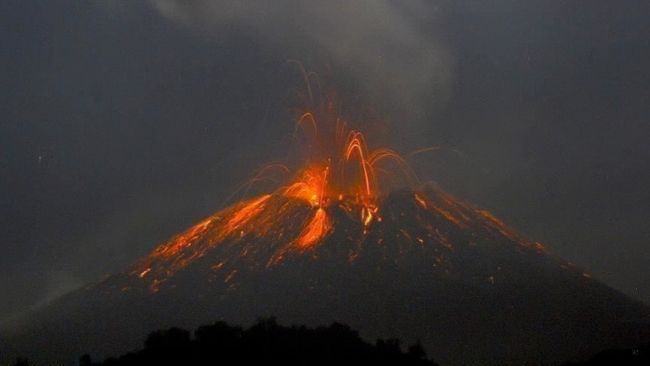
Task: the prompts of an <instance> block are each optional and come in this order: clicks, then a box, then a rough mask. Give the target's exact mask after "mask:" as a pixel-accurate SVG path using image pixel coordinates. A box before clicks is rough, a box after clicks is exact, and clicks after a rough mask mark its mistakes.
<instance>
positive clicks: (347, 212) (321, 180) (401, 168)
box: [131, 90, 543, 292]
mask: <svg viewBox="0 0 650 366" xmlns="http://www.w3.org/2000/svg"><path fill="white" fill-rule="evenodd" d="M309 95H310V98H309V101H308V102H307V103H306V104H307V105H308V106H309V108H307V110H306V111H302V112H300V113H299V114H298V115H297V117H296V120H295V126H294V133H293V139H294V141H295V143H296V145H297V147H298V150H299V151H300V152H301V154H298V155H300V156H301V157H302V159H301V160H300V161H299V163H298V164H291V163H289V162H287V163H273V164H269V165H267V166H265V167H263V168H262V169H260V170H259V172H258V173H257V174H255V175H254V176H253V177H252V178H251V179H250V180H249V181H248V182H246V183H245V184H244V185H243V186H242V187H246V188H247V189H248V188H250V187H251V186H253V185H255V184H257V183H259V182H266V181H278V186H277V188H276V189H275V190H273V191H271V192H267V193H264V194H261V195H259V196H256V197H253V198H249V199H245V200H242V201H240V202H238V203H235V204H233V205H231V206H230V207H228V208H226V209H224V210H221V211H219V212H217V213H215V214H213V215H212V216H210V217H209V218H207V219H205V220H203V221H201V222H200V223H199V224H197V225H195V226H193V227H191V228H190V229H189V230H187V231H186V232H184V233H182V234H180V235H177V236H176V237H174V238H173V239H172V240H170V241H169V242H168V243H166V244H163V245H161V246H159V247H158V248H157V249H155V250H154V251H153V252H152V253H151V254H150V255H149V256H148V257H147V258H145V259H144V260H142V261H141V262H140V263H139V264H138V265H137V266H136V268H135V269H134V270H133V271H132V272H131V274H132V275H133V276H135V277H138V278H141V279H145V280H147V281H149V288H150V290H151V291H152V292H157V291H158V290H159V288H160V286H161V285H163V284H164V283H165V281H166V280H167V279H168V278H170V277H171V276H173V275H174V274H176V273H177V272H179V271H181V270H183V269H184V268H186V267H187V266H188V265H189V264H191V263H195V262H199V261H201V260H202V259H203V258H205V257H206V256H207V254H208V253H210V252H211V251H213V250H218V251H221V252H220V253H223V255H222V256H221V257H219V259H218V260H217V261H216V262H214V263H208V264H207V265H208V266H209V268H211V269H212V271H214V272H221V271H226V269H227V268H228V269H229V270H228V272H227V274H226V278H227V280H226V282H227V283H229V284H230V283H235V282H236V279H237V276H239V275H240V274H241V270H239V268H235V267H232V266H231V265H230V262H237V261H241V260H248V259H249V258H254V259H255V262H256V264H255V266H266V267H271V266H274V265H277V264H279V263H281V262H283V261H284V260H285V259H286V258H287V257H289V256H293V255H294V254H296V255H300V254H303V253H306V252H311V253H316V252H317V251H319V250H320V248H321V247H323V243H325V242H326V241H327V239H328V237H329V236H331V235H333V233H335V232H336V233H338V234H339V235H341V236H340V237H337V238H338V239H337V240H345V241H351V242H353V244H354V245H353V246H352V248H351V249H350V250H349V251H348V254H346V255H348V256H349V258H357V257H358V256H359V254H360V253H359V250H363V248H365V247H367V246H368V245H377V246H385V245H387V244H388V243H389V242H390V241H393V240H399V241H406V242H408V243H412V244H413V246H414V247H417V248H427V246H435V255H436V263H437V264H438V265H439V266H440V267H441V268H444V266H445V265H446V259H445V254H444V253H445V252H447V253H449V252H453V251H454V250H455V246H454V243H453V242H452V240H451V239H450V234H449V231H450V230H465V229H467V228H469V227H471V228H472V229H471V230H475V231H480V233H476V234H475V235H483V234H485V233H487V234H489V235H492V236H494V235H500V236H504V237H506V238H507V239H508V240H510V241H512V242H515V243H517V244H518V245H521V246H524V247H528V248H532V250H535V251H540V250H543V247H542V246H541V244H539V243H533V242H528V241H527V240H525V239H523V238H522V237H521V236H519V235H518V234H517V233H516V232H515V231H514V230H513V229H511V228H509V227H507V226H506V225H505V224H504V223H503V222H501V221H500V220H499V219H497V218H496V217H494V216H493V215H492V214H490V213H489V212H487V211H485V210H482V209H478V208H476V207H474V206H472V205H470V204H468V203H464V202H461V201H459V200H457V199H456V198H454V197H452V196H451V195H449V194H447V193H445V192H443V191H442V190H440V189H438V188H435V187H429V188H428V189H427V191H426V192H425V191H424V190H421V189H420V188H421V185H420V184H419V183H418V179H417V177H416V175H415V174H414V173H413V172H412V170H411V169H410V167H409V165H408V164H407V161H406V159H404V158H403V157H402V156H401V155H400V154H398V153H397V152H396V151H394V150H392V149H389V148H383V147H380V148H374V149H373V148H371V147H370V146H369V144H368V143H367V141H366V136H365V135H364V134H363V133H362V132H360V131H359V130H355V129H351V128H349V125H350V124H351V123H349V122H348V121H347V120H346V119H344V117H343V116H342V115H341V113H340V112H339V111H338V110H337V109H336V108H335V106H337V105H338V101H337V100H336V98H335V97H334V96H332V94H330V95H328V96H323V97H321V100H319V101H316V102H315V101H314V100H313V97H312V92H311V90H310V93H309ZM436 149H437V148H436ZM429 150H431V149H426V148H425V149H420V150H417V151H418V153H419V152H421V151H429ZM292 165H297V167H293V166H292ZM278 174H280V175H282V176H284V183H282V182H281V181H279V178H278ZM287 177H288V179H287ZM386 180H390V181H391V182H394V181H395V180H401V181H402V182H403V183H404V185H405V186H407V187H409V189H410V191H411V192H413V193H411V195H409V196H408V197H407V198H406V202H409V204H411V206H409V207H410V208H408V210H415V211H411V214H412V215H415V216H414V217H412V218H413V219H414V220H415V221H417V222H418V225H420V226H418V227H417V228H413V227H410V228H407V227H401V226H399V227H398V228H397V230H396V234H393V235H394V236H393V238H389V237H384V236H381V235H384V233H385V231H386V230H388V229H387V228H388V227H389V225H402V224H400V223H399V220H400V217H401V216H404V215H405V214H404V212H403V211H402V212H399V210H404V209H406V208H404V207H402V208H396V207H394V206H393V207H391V210H392V211H390V216H387V217H386V220H385V218H384V217H383V215H384V209H385V207H384V203H385V202H384V199H385V197H386V196H387V195H388V194H389V193H390V192H389V190H390V188H391V187H390V186H389V185H388V184H386V185H385V183H386ZM384 185H385V186H384ZM387 215H388V214H387ZM425 218H426V219H425ZM342 220H344V221H345V222H346V223H345V225H344V226H345V229H344V228H341V227H338V226H337V224H338V223H340V222H341V221H342ZM386 221H389V223H388V224H387V223H386ZM432 222H435V223H436V224H435V225H433V224H431V223H432ZM407 225H412V223H408V224H407ZM391 227H392V226H391ZM391 230H392V229H391ZM378 235H379V237H378ZM395 235H396V236H395ZM369 238H372V239H369ZM402 248H403V247H402ZM402 250H403V249H400V251H402ZM314 255H315V256H316V254H314ZM215 263H216V264H215ZM224 273H225V272H224Z"/></svg>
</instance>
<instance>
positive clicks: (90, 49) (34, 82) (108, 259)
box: [0, 0, 650, 319]
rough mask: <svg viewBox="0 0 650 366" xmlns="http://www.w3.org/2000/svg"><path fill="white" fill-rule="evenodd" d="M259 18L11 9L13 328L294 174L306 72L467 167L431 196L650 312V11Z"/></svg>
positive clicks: (1, 190) (7, 228)
mask: <svg viewBox="0 0 650 366" xmlns="http://www.w3.org/2000/svg"><path fill="white" fill-rule="evenodd" d="M249 4H251V5H246V4H244V5H242V2H234V1H233V2H226V1H212V2H199V1H180V0H179V1H171V0H159V1H153V0H152V1H148V2H131V1H128V2H127V1H98V2H94V1H83V2H80V1H13V0H9V1H4V2H2V3H1V4H0V42H1V43H0V44H2V48H1V51H0V67H1V69H0V70H2V71H0V81H1V83H2V86H3V87H2V88H1V89H0V95H1V100H2V103H0V243H2V244H1V245H2V256H0V294H2V296H1V298H2V301H0V319H3V318H6V317H8V316H10V315H11V314H15V313H17V312H20V311H22V310H25V309H27V308H29V307H32V306H35V305H38V304H41V303H43V302H45V301H47V300H48V299H51V298H53V297H56V296H58V295H60V294H62V293H64V292H66V291H69V290H70V289H73V288H75V287H77V286H80V285H82V284H84V283H87V282H89V281H96V280H98V279H100V278H102V276H105V275H107V274H109V273H112V272H116V271H119V270H121V269H123V268H124V267H125V266H128V265H129V264H130V263H132V262H133V261H134V260H135V259H136V258H138V257H139V256H141V255H143V254H145V253H146V252H147V251H148V250H150V249H151V248H153V247H154V246H155V244H157V243H159V242H161V241H162V240H164V239H166V238H167V237H169V236H170V235H173V234H174V233H176V232H178V231H179V230H182V229H183V228H185V227H186V226H188V225H190V224H191V223H192V222H194V221H196V220H198V219H200V218H201V217H202V216H205V215H207V214H210V213H212V212H214V211H215V210H217V209H219V208H220V207H222V205H223V202H224V198H225V197H227V196H228V195H230V193H232V192H233V191H234V190H235V189H236V187H237V185H238V184H239V183H241V182H242V181H243V180H244V179H246V177H247V176H249V174H250V173H251V172H252V171H253V170H254V169H256V168H257V167H259V166H260V165H261V164H263V163H265V162H268V161H269V160H274V159H281V158H282V157H283V156H286V154H287V150H286V149H285V146H286V141H287V134H288V133H289V132H290V131H291V128H292V121H291V120H290V117H291V113H290V110H291V108H292V107H295V105H292V104H291V101H292V98H290V95H291V94H292V92H293V91H295V90H296V89H299V88H301V87H302V85H301V84H300V77H299V75H298V74H297V72H296V68H295V66H292V65H290V64H287V63H286V60H288V59H297V60H301V61H302V62H303V63H304V64H305V65H306V66H307V67H308V68H310V69H314V70H315V71H318V72H319V74H321V75H322V76H323V77H324V78H329V79H330V81H331V82H332V83H334V84H336V85H337V86H338V89H339V92H340V93H341V94H342V95H345V96H348V97H349V99H345V100H344V103H346V102H347V103H349V104H355V103H357V102H358V103H359V105H363V106H364V107H368V108H372V109H373V110H374V111H375V113H376V114H377V115H379V116H380V117H381V120H382V121H383V122H382V123H381V128H377V130H379V132H377V133H376V135H377V138H378V139H379V140H380V141H381V142H382V143H386V144H389V145H391V146H393V147H395V148H396V149H397V150H400V151H404V152H407V151H409V150H412V149H415V148H418V147H424V146H431V145H439V146H443V147H445V148H444V149H442V150H440V152H439V153H438V154H434V155H422V156H419V157H417V158H414V161H413V164H414V166H415V168H416V169H417V170H418V172H420V175H421V176H423V177H424V178H425V179H434V180H436V181H437V182H439V183H440V184H441V185H442V186H443V187H445V188H446V189H447V190H449V191H451V192H452V193H455V194H457V195H458V196H460V197H463V198H466V199H468V200H470V201H473V202H475V203H477V204H479V205H481V206H484V207H486V208H488V209H490V210H492V211H493V212H495V213H496V214H497V215H499V216H500V217H502V218H503V219H504V220H505V221H506V222H508V223H510V224H512V225H513V226H514V227H516V228H517V229H519V230H520V231H522V232H523V233H524V234H526V235H527V236H528V237H530V238H532V239H535V240H539V241H542V242H544V243H545V244H546V245H547V246H548V247H549V248H550V249H551V250H553V251H554V252H556V253H558V254H559V255H561V256H563V257H565V258H567V259H569V260H571V261H573V262H575V263H576V264H578V265H580V266H582V267H584V268H586V269H587V270H588V271H590V272H592V273H593V275H594V276H595V277H596V278H599V279H601V280H603V281H605V282H606V283H608V284H610V285H612V286H614V287H615V288H617V289H620V290H622V291H624V292H625V293H627V294H629V295H631V296H634V297H636V298H640V299H642V300H644V301H646V302H650V225H648V222H649V221H650V188H648V187H650V169H649V168H650V147H649V146H648V141H650V90H648V88H649V85H650V71H648V66H647V65H650V37H648V36H647V35H648V34H650V23H649V22H648V21H647V14H650V5H646V4H645V3H644V2H634V1H621V2H615V3H614V2H611V1H604V0H598V1H592V2H589V4H588V6H587V5H586V4H585V5H583V6H580V5H577V3H576V5H574V4H572V3H567V2H549V1H541V0H540V1H527V2H520V1H514V0H512V1H492V2H484V1H387V0H381V1H359V2H349V1H334V2H324V1H319V2H316V1H314V2H304V1H291V0H282V1H275V2H265V3H263V4H256V3H255V4H254V3H252V2H251V3H249ZM252 4H254V5H252ZM264 4H266V5H264ZM269 4H272V5H269ZM452 150H453V151H458V152H459V153H456V152H452Z"/></svg>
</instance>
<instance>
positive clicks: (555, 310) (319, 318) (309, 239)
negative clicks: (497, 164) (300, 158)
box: [5, 186, 650, 364]
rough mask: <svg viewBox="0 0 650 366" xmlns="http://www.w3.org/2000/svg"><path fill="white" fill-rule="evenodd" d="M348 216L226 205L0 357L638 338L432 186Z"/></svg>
mask: <svg viewBox="0 0 650 366" xmlns="http://www.w3.org/2000/svg"><path fill="white" fill-rule="evenodd" d="M355 205H359V203H358V202H355V201H354V200H351V201H348V200H346V198H345V197H342V198H341V200H340V201H338V202H337V203H336V204H332V205H330V206H329V207H328V208H327V214H326V215H325V211H324V210H325V209H324V208H322V207H314V206H312V205H311V204H309V202H306V201H304V200H301V199H298V198H292V197H287V196H286V195H277V194H271V195H262V196H259V197H255V198H251V199H249V200H246V201H244V202H240V203H238V204H235V205H233V206H231V207H229V208H226V209H224V210H222V211H220V212H218V213H216V214H214V215H212V216H210V217H208V218H206V219H204V220H202V221H201V222H199V223H198V224H196V225H195V226H193V227H191V228H189V229H188V230H187V231H185V232H183V233H181V234H179V235H177V236H176V237H174V238H172V239H171V240H170V241H169V242H167V243H164V244H162V245H160V246H159V247H157V248H156V249H155V250H154V251H153V252H151V253H150V254H149V255H148V256H147V257H145V258H143V259H141V260H140V261H139V262H138V263H136V264H135V265H134V266H133V267H132V268H130V269H129V270H128V271H125V272H124V273H121V274H117V275H113V276H111V277H109V278H107V279H105V280H104V281H102V282H100V283H98V284H94V285H91V286H88V287H86V288H84V289H81V290H78V291H76V292H74V293H72V294H69V295H67V296H65V297H63V298H61V299H59V300H58V301H56V302H54V303H52V304H50V305H49V306H48V307H46V308H44V309H42V310H40V311H38V312H36V313H35V314H32V316H31V317H30V320H29V322H28V323H27V324H23V326H22V327H21V332H20V333H19V334H13V335H11V337H9V338H7V339H5V341H7V340H8V339H9V340H11V343H9V344H7V345H5V346H7V347H8V346H10V345H11V346H14V345H20V346H23V347H26V348H22V349H17V350H15V351H16V352H18V351H22V352H30V351H31V353H29V354H33V350H38V356H39V357H43V360H50V361H52V360H70V359H75V358H76V357H78V356H79V355H80V354H82V353H85V352H90V353H91V354H93V355H98V356H107V355H111V354H115V353H116V352H123V351H127V350H130V349H133V348H136V347H137V346H138V345H139V344H140V342H141V340H142V339H143V336H144V335H145V334H146V333H147V332H148V331H150V330H152V329H156V328H160V327H168V326H173V325H175V326H179V325H180V326H185V327H191V326H196V325H198V324H202V323H206V322H211V321H214V320H215V319H224V320H227V321H230V322H234V323H244V324H248V323H250V322H252V321H254V320H255V319H256V318H257V317H259V316H270V315H274V316H277V317H278V319H279V320H280V321H281V322H285V323H298V324H323V323H329V322H332V321H340V322H345V323H347V324H350V325H351V326H352V327H354V328H357V329H359V330H360V331H361V334H362V336H365V337H367V338H368V339H374V338H376V337H399V338H400V339H402V340H405V341H411V342H413V341H416V340H419V341H421V342H422V344H423V345H424V346H425V348H426V349H427V350H428V352H429V354H430V355H432V357H434V359H435V360H436V361H437V362H440V363H441V364H521V363H542V362H543V363H553V362H560V361H566V360H569V359H576V358H581V357H586V356H589V355H591V354H593V353H595V352H597V351H599V350H602V349H605V348H608V347H614V346H619V345H629V344H635V342H640V341H642V340H643V339H644V337H647V336H648V328H647V325H644V323H643V319H647V317H648V315H649V314H650V310H649V309H648V307H646V306H644V305H643V304H641V303H638V302H635V301H633V300H631V299H629V298H627V297H625V296H624V295H622V294H620V293H618V292H617V291H615V290H613V289H610V288H608V287H607V286H605V285H603V284H601V283H600V282H598V281H595V280H593V279H592V278H591V277H590V275H588V274H587V273H585V272H583V271H582V270H580V269H578V268H576V267H575V266H573V265H571V264H570V263H568V262H566V261H563V260H562V259H560V258H558V257H556V256H554V255H552V254H549V253H548V252H547V250H546V249H545V248H544V246H542V245H541V244H540V243H536V242H531V241H528V240H526V239H525V238H523V237H522V236H520V235H519V234H517V232H515V231H514V230H513V229H511V228H509V227H508V226H506V225H505V224H504V223H503V222H501V221H500V220H499V219H497V218H496V217H494V216H493V215H492V214H490V213H489V212H488V211H486V210H483V209H480V208H477V207H475V206H473V205H471V204H468V203H465V202H462V201H459V200H457V199H456V198H454V197H452V196H451V195H449V194H447V193H445V192H444V191H442V190H441V189H440V188H438V187H435V186H428V187H426V188H424V189H422V190H420V191H418V192H414V191H411V190H401V191H396V192H393V193H392V194H390V195H387V196H385V197H383V198H381V200H380V205H381V211H380V212H381V216H378V217H377V219H376V220H375V221H374V222H372V223H371V224H370V225H365V224H364V222H365V221H364V218H363V217H361V216H359V215H355V213H356V212H357V211H358V209H360V207H355ZM379 217H380V218H381V219H379ZM25 354H27V353H25Z"/></svg>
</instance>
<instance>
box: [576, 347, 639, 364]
mask: <svg viewBox="0 0 650 366" xmlns="http://www.w3.org/2000/svg"><path fill="white" fill-rule="evenodd" d="M605 365H625V366H647V365H650V343H649V344H645V345H642V346H639V347H634V348H630V349H609V350H606V351H602V352H599V353H598V354H596V355H595V356H594V357H592V358H590V359H589V360H586V361H582V362H572V363H567V364H565V365H564V366H605Z"/></svg>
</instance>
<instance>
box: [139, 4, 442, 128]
mask: <svg viewBox="0 0 650 366" xmlns="http://www.w3.org/2000/svg"><path fill="white" fill-rule="evenodd" d="M151 5H152V6H153V7H155V9H156V10H157V11H158V12H159V13H160V14H161V15H162V16H163V17H165V18H167V19H169V20H170V21H173V22H176V23H178V24H182V25H183V26H185V27H189V28H191V29H194V30H197V31H201V32H207V34H209V35H211V36H213V37H216V38H217V39H220V38H223V37H228V36H230V35H232V32H233V31H240V32H244V33H246V34H247V35H248V36H251V37H253V39H257V40H258V41H259V43H260V44H261V45H262V46H264V47H266V46H269V47H272V48H273V49H275V51H276V52H279V53H281V54H283V55H286V56H287V57H288V58H289V57H290V58H296V59H298V60H301V61H305V64H306V68H311V67H313V65H314V64H316V71H318V66H319V65H317V64H318V62H319V61H321V62H322V61H324V62H326V63H327V64H328V65H331V66H332V67H333V68H334V70H335V73H336V74H339V73H340V71H341V69H343V70H346V71H348V73H346V76H347V77H351V78H352V79H353V82H355V83H357V84H358V85H359V86H360V87H361V89H362V90H361V91H362V92H363V94H364V95H365V96H369V97H370V98H372V99H373V101H376V100H378V99H379V100H382V99H383V100H384V101H386V100H388V101H389V103H392V104H393V105H392V107H394V108H395V109H397V110H399V111H400V112H401V113H403V112H405V111H408V113H409V114H410V115H408V117H409V119H410V120H413V119H415V120H417V119H418V117H421V116H422V114H424V113H426V112H427V110H430V109H431V108H435V107H436V106H441V105H444V103H445V102H446V101H447V99H448V98H449V93H450V85H451V81H452V69H453V60H452V57H451V54H450V52H449V49H448V48H447V46H446V45H445V42H444V40H443V39H442V38H441V37H439V36H438V28H439V27H440V23H441V20H442V18H443V14H442V11H441V10H440V9H439V8H438V7H436V6H432V4H431V2H427V1H410V2H408V3H402V2H393V1H387V0H373V1H370V0H366V1H353V2H351V1H344V0H336V1H313V2H303V1H294V0H281V1H273V2H239V1H181V0H151ZM314 55H322V56H323V57H322V59H321V60H316V61H315V62H310V60H309V58H310V57H313V56H314Z"/></svg>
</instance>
